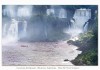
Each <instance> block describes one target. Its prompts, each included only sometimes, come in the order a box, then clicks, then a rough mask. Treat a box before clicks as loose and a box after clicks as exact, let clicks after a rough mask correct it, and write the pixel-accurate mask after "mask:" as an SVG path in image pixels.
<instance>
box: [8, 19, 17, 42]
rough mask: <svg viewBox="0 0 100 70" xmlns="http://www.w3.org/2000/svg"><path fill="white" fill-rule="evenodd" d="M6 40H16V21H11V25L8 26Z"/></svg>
mask: <svg viewBox="0 0 100 70" xmlns="http://www.w3.org/2000/svg"><path fill="white" fill-rule="evenodd" d="M7 38H11V39H13V40H17V39H18V21H17V20H15V19H12V23H11V24H10V27H9V29H8V32H7Z"/></svg>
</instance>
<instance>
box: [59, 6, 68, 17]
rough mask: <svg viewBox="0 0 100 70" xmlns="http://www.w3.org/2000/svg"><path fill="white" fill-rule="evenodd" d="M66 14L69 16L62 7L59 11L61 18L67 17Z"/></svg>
mask: <svg viewBox="0 0 100 70" xmlns="http://www.w3.org/2000/svg"><path fill="white" fill-rule="evenodd" d="M66 16H67V13H66V11H65V10H64V9H62V8H61V9H60V11H59V18H66Z"/></svg>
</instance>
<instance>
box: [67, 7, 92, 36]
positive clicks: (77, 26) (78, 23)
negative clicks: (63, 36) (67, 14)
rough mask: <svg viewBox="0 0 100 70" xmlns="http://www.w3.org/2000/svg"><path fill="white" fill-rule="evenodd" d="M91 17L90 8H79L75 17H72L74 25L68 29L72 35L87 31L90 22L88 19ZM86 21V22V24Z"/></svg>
mask: <svg viewBox="0 0 100 70" xmlns="http://www.w3.org/2000/svg"><path fill="white" fill-rule="evenodd" d="M90 18H91V10H90V9H77V10H76V11H75V14H74V17H73V19H71V20H70V21H71V23H72V26H71V27H70V28H69V29H68V30H67V31H66V33H68V34H70V35H71V36H72V37H75V36H77V35H79V34H80V33H83V32H84V31H87V27H88V23H87V21H88V20H89V19H90ZM85 23H86V24H85Z"/></svg>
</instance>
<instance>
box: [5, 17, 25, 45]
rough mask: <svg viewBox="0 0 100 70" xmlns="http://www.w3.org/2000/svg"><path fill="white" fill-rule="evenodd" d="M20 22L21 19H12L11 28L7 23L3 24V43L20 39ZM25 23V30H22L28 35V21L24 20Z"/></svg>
mask: <svg viewBox="0 0 100 70" xmlns="http://www.w3.org/2000/svg"><path fill="white" fill-rule="evenodd" d="M18 24H19V21H17V20H16V19H12V20H11V23H10V24H9V25H10V26H9V28H7V27H8V26H7V24H4V26H3V36H4V37H3V43H8V42H16V41H18V39H19V33H18V28H19V27H18ZM21 24H22V25H23V30H22V34H23V35H22V36H24V37H25V36H26V29H27V22H26V21H23V23H21Z"/></svg>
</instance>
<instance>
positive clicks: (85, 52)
mask: <svg viewBox="0 0 100 70" xmlns="http://www.w3.org/2000/svg"><path fill="white" fill-rule="evenodd" d="M94 22H95V23H94V24H93V25H92V26H91V27H90V28H89V29H88V32H86V33H83V34H80V35H79V40H76V41H72V40H70V41H68V43H71V44H74V45H76V46H78V47H79V49H78V50H81V51H82V54H80V55H79V56H78V57H77V58H76V59H75V60H73V61H72V63H73V64H75V65H98V18H97V13H96V14H95V19H94Z"/></svg>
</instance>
